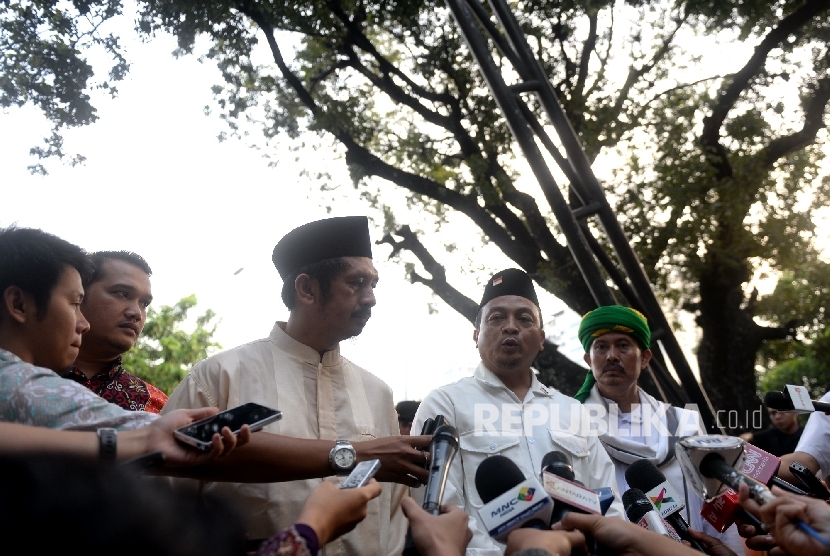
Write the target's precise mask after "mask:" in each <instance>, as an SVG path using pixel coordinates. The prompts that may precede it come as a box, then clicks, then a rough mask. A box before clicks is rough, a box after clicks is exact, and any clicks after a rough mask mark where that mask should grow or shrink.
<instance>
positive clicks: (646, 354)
mask: <svg viewBox="0 0 830 556" xmlns="http://www.w3.org/2000/svg"><path fill="white" fill-rule="evenodd" d="M649 361H651V350H650V349H645V350H643V366H642V368H643V369H645V368H646V367H647V366H648V362H649Z"/></svg>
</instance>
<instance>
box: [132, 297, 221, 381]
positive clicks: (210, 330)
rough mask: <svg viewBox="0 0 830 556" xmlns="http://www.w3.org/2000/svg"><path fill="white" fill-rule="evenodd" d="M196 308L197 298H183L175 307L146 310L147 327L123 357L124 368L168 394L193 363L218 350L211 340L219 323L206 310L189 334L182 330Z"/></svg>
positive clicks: (163, 306) (166, 306)
mask: <svg viewBox="0 0 830 556" xmlns="http://www.w3.org/2000/svg"><path fill="white" fill-rule="evenodd" d="M195 306H196V296H195V295H189V296H187V297H183V298H182V299H180V300H179V301H178V302H176V304H175V305H162V306H161V307H159V308H158V309H156V308H154V307H152V306H151V307H150V308H149V309H148V310H147V323H146V324H145V325H144V331H143V332H142V333H141V336H140V337H139V338H138V341H137V342H136V343H135V345H134V346H133V347H132V349H131V350H130V351H128V352H127V353H125V354H124V357H123V360H124V361H123V363H124V368H126V369H128V370H129V371H130V372H131V373H133V374H134V375H136V376H138V377H140V378H143V379H145V380H146V381H148V382H149V383H150V384H152V385H153V386H155V387H157V388H159V389H160V390H162V391H164V392H166V393H167V394H170V393H171V392H172V391H173V389H174V388H175V387H176V386H178V385H179V383H180V382H181V381H182V379H183V378H184V377H185V375H186V374H187V373H188V371H190V367H191V366H193V364H194V363H196V362H198V361H201V360H202V359H204V358H205V357H207V356H208V355H210V353H211V352H212V351H213V350H215V349H219V348H221V347H222V346H220V345H219V344H218V343H216V342H214V341H213V340H212V338H213V334H214V333H215V332H216V326H217V325H218V323H212V322H211V321H213V319H214V318H215V317H216V314H215V313H214V312H213V311H211V310H210V309H208V310H207V311H205V312H204V313H203V314H202V315H201V316H199V317H197V318H196V325H195V327H194V328H193V331H192V332H186V331H185V330H183V329H182V324H183V323H184V322H185V320H186V319H187V313H188V311H190V310H191V309H192V308H194V307H195Z"/></svg>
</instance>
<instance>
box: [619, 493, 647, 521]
mask: <svg viewBox="0 0 830 556" xmlns="http://www.w3.org/2000/svg"><path fill="white" fill-rule="evenodd" d="M622 499H623V507H624V508H625V515H626V516H627V517H628V521H630V522H632V523H637V522H638V521H640V520H641V519H642V518H643V516H644V515H646V514H647V513H648V512H650V511H651V510H653V509H654V506H652V505H651V502H649V501H648V498H646V494H645V493H644V492H643V491H642V490H640V489H639V488H630V489H628V490H626V491H625V492H624V493H623V497H622Z"/></svg>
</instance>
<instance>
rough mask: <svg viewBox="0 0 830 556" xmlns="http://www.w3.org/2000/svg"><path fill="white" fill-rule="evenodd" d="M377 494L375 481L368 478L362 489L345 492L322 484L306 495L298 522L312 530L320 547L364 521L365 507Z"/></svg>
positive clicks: (378, 486)
mask: <svg viewBox="0 0 830 556" xmlns="http://www.w3.org/2000/svg"><path fill="white" fill-rule="evenodd" d="M380 492H381V488H380V485H379V484H378V482H377V481H375V480H374V479H370V480H369V482H368V483H367V484H366V485H365V486H362V487H358V488H346V489H339V488H337V487H336V486H334V485H333V484H332V483H330V482H328V481H323V482H322V483H320V484H319V485H317V487H315V489H314V490H312V491H311V494H309V496H308V498H307V499H306V501H305V504H304V505H303V509H302V510H300V515H299V517H297V523H304V524H306V525H308V526H309V527H311V528H312V529H314V532H315V533H317V540H318V541H319V543H320V546H321V547H323V546H325V545H327V544H328V543H330V542H331V541H333V540H334V539H336V538H337V537H339V536H340V535H344V534H346V533H348V532H349V531H351V530H352V529H354V528H355V526H356V525H357V524H358V523H360V522H361V521H363V518H365V517H366V506H367V504H369V501H370V500H372V499H373V498H377V497H378V496H380Z"/></svg>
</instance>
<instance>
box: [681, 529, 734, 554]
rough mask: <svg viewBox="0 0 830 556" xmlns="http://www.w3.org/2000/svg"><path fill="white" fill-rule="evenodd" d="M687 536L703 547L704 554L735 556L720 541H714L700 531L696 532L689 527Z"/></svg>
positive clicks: (713, 538) (714, 539)
mask: <svg viewBox="0 0 830 556" xmlns="http://www.w3.org/2000/svg"><path fill="white" fill-rule="evenodd" d="M688 532H689V536H691V537H692V538H693V539H694V540H696V541H697V542H698V543H700V544H701V546H703V548H705V549H706V553H707V554H709V555H711V556H737V555H736V554H735V552H734V551H733V550H732V549H731V548H729V547H728V546H726V545H725V544H723V542H722V541H721V540H720V539H716V538H715V537H713V536H711V535H707V534H706V533H704V532H702V531H698V530H697V529H692V528H691V527H689V529H688Z"/></svg>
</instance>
